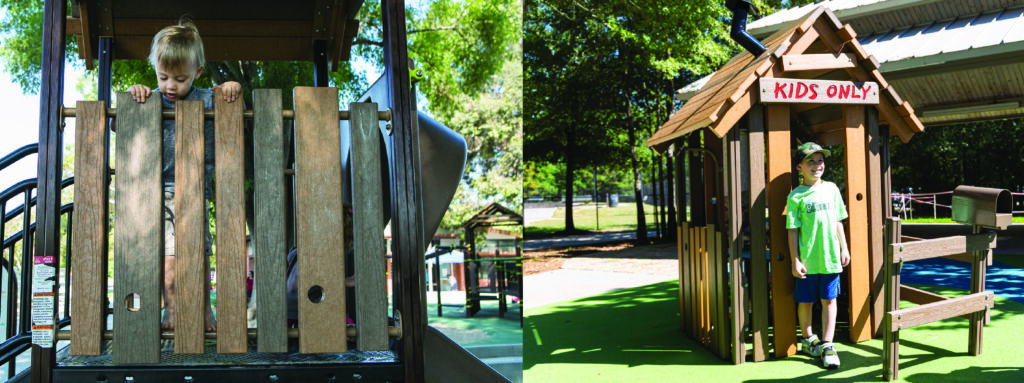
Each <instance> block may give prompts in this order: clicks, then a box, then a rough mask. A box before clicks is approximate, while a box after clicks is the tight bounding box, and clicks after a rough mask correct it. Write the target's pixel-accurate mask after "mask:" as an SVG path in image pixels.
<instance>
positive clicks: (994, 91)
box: [676, 0, 1024, 126]
mask: <svg viewBox="0 0 1024 383" xmlns="http://www.w3.org/2000/svg"><path fill="white" fill-rule="evenodd" d="M820 5H825V6H827V7H829V8H830V9H832V10H834V12H835V15H836V16H837V17H838V18H839V19H841V20H842V21H843V22H845V23H849V24H850V26H851V27H852V28H853V29H854V30H856V31H857V32H858V33H860V35H861V36H860V37H859V38H858V40H859V42H860V43H861V45H863V47H864V49H865V50H866V51H868V52H870V53H871V54H872V55H873V56H875V58H876V59H877V60H878V62H879V64H880V67H879V72H881V73H882V74H884V75H885V78H886V79H887V80H888V81H889V83H890V84H892V85H894V86H895V87H896V88H898V89H899V90H900V95H901V96H902V97H903V99H904V100H907V101H909V102H910V103H911V104H912V105H914V107H915V109H916V110H917V112H918V116H919V117H920V119H921V122H922V123H923V124H925V125H927V126H934V125H942V124H949V123H956V122H969V121H980V120H989V119H999V118H1009V117H1019V116H1024V105H1022V104H1024V0H999V1H984V0H955V1H954V0H928V1H906V0H836V1H826V2H823V3H820ZM814 6H815V5H806V6H803V7H798V8H792V9H786V10H782V11H779V12H777V13H774V14H772V15H769V16H766V17H764V18H762V19H760V20H757V21H754V22H752V23H750V26H749V29H748V31H749V32H750V33H751V34H753V35H754V36H755V37H758V38H764V37H765V36H767V35H769V34H771V33H775V32H777V31H779V30H780V29H782V28H784V27H786V26H787V25H788V23H790V22H791V21H793V20H796V19H797V18H798V17H800V15H803V14H805V13H806V12H808V11H809V10H811V9H813V7H814ZM710 77H711V76H707V77H705V78H703V79H701V80H698V81H696V82H694V83H691V84H689V85H687V86H686V87H684V88H682V89H680V90H679V91H678V92H677V93H676V97H677V98H679V99H681V100H686V99H689V98H690V97H693V95H694V94H696V92H698V91H699V90H700V89H701V87H702V86H703V84H704V83H706V82H707V81H708V80H709V79H710Z"/></svg>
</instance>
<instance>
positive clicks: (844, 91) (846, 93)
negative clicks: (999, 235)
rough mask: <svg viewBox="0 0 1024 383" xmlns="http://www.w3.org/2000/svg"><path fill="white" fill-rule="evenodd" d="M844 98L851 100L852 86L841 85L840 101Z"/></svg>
mask: <svg viewBox="0 0 1024 383" xmlns="http://www.w3.org/2000/svg"><path fill="white" fill-rule="evenodd" d="M844 98H850V86H849V85H841V86H840V87H839V99H840V100H842V99H844Z"/></svg>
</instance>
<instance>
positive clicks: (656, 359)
mask: <svg viewBox="0 0 1024 383" xmlns="http://www.w3.org/2000/svg"><path fill="white" fill-rule="evenodd" d="M677 286H678V284H677V281H675V280H672V281H665V282H660V283H655V284H651V285H646V286H640V287H636V288H629V289H622V290H617V291H613V292H609V293H604V294H600V295H595V296H591V297H587V298H581V299H577V300H572V301H567V302H561V303H555V304H551V305H547V306H542V307H537V308H532V309H529V310H526V323H525V328H524V329H523V351H524V357H523V370H524V371H523V374H524V379H525V381H526V382H587V383H596V382H661V381H678V382H701V383H710V382H774V381H778V382H788V381H809V380H819V379H821V380H829V381H856V382H861V381H882V357H881V354H882V342H881V340H879V339H875V340H870V341H866V342H862V343H857V344H852V343H849V341H848V340H847V339H849V338H848V335H847V334H846V332H845V331H843V329H842V328H840V329H837V332H838V334H837V336H836V340H837V342H836V343H837V348H838V350H839V356H840V357H841V359H842V366H841V367H840V368H839V369H838V370H825V369H823V368H821V366H820V364H819V361H818V360H817V359H812V358H811V357H809V356H804V355H795V356H791V357H788V358H782V359H769V360H768V361H765V362H758V363H752V362H747V363H744V364H741V365H733V364H732V362H731V361H724V360H721V359H719V358H718V357H716V356H713V355H712V354H711V352H710V351H708V350H707V349H705V348H704V347H703V346H702V345H700V344H698V343H697V342H695V341H693V340H692V339H690V338H689V337H687V336H686V335H685V334H684V333H683V332H682V331H680V330H679V315H678V309H679V306H678V288H677ZM915 286H916V287H919V288H922V289H925V290H929V291H932V292H935V293H939V294H943V295H947V296H957V295H962V294H965V293H966V292H965V291H964V290H961V289H957V288H955V287H947V286H928V285H915ZM997 294H998V292H997ZM903 306H904V307H906V306H910V304H908V303H904V305H903ZM991 319H992V321H991V323H990V324H989V325H987V326H985V330H984V341H983V353H982V354H981V355H979V356H973V357H972V356H969V355H967V339H968V329H967V325H968V321H966V320H963V319H958V318H954V319H947V320H944V321H939V322H934V323H930V324H927V325H922V326H919V327H914V328H911V329H906V330H903V331H901V332H900V348H899V350H900V352H899V354H900V364H899V367H900V370H899V377H900V379H899V380H898V381H906V382H961V381H963V382H968V381H969V382H977V381H984V382H1021V381H1024V352H1021V343H1022V341H1024V304H1022V303H1018V302H1014V301H1012V300H1009V299H1005V298H1002V297H999V296H997V297H996V302H995V308H994V309H993V310H992V311H991ZM748 347H749V345H748ZM748 360H749V359H748Z"/></svg>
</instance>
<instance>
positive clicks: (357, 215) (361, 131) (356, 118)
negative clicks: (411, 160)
mask: <svg viewBox="0 0 1024 383" xmlns="http://www.w3.org/2000/svg"><path fill="white" fill-rule="evenodd" d="M349 110H350V112H351V115H352V119H351V121H350V124H349V126H351V127H352V168H353V169H359V171H354V172H352V202H353V206H352V207H353V220H354V224H355V226H356V227H355V231H354V233H355V249H356V263H355V265H356V274H355V275H356V307H358V308H359V310H358V311H357V312H356V323H358V331H359V338H358V342H359V350H361V351H384V350H387V348H388V333H387V325H388V322H387V308H388V302H387V295H386V292H387V288H386V281H385V274H386V272H387V270H386V268H387V267H386V265H385V262H384V261H385V257H386V255H387V250H386V249H385V248H384V221H383V217H382V216H381V214H380V212H382V211H383V210H384V206H383V201H382V199H381V198H380V191H381V188H382V186H381V179H380V172H381V169H380V128H378V125H379V123H378V121H377V104H373V103H353V104H350V105H349Z"/></svg>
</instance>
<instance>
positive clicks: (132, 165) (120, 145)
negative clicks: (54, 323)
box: [111, 92, 164, 364]
mask: <svg viewBox="0 0 1024 383" xmlns="http://www.w3.org/2000/svg"><path fill="white" fill-rule="evenodd" d="M117 105H119V106H120V108H119V109H120V110H118V116H117V123H118V124H117V125H118V128H119V129H118V132H117V136H118V137H117V141H116V144H115V145H116V156H115V157H114V161H115V168H116V169H118V174H117V177H116V178H114V182H115V184H116V186H115V187H114V200H115V201H117V204H115V205H114V216H115V218H114V219H115V222H117V225H115V226H114V302H113V306H114V339H125V340H128V339H130V340H131V341H125V342H114V344H113V350H112V351H111V353H112V354H113V357H114V363H118V364H123V363H159V362H160V285H161V283H162V281H163V274H164V272H163V270H164V268H163V266H164V260H163V249H162V248H160V244H161V242H162V241H161V238H163V226H162V224H163V220H162V213H161V212H162V211H163V207H162V200H163V196H162V194H161V193H162V192H161V190H160V187H161V185H160V184H161V182H160V163H161V159H160V155H161V153H163V151H162V150H161V143H162V142H163V136H162V134H161V132H162V129H161V127H160V109H161V108H160V98H159V97H150V98H149V99H148V100H146V102H145V103H141V104H140V103H137V102H135V100H134V99H132V96H131V94H130V93H128V92H122V93H119V94H118V95H117ZM135 297H138V301H137V302H136V300H135ZM129 303H131V305H130V306H129V305H128V304H129ZM136 303H138V304H137V305H136Z"/></svg>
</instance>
